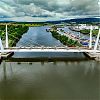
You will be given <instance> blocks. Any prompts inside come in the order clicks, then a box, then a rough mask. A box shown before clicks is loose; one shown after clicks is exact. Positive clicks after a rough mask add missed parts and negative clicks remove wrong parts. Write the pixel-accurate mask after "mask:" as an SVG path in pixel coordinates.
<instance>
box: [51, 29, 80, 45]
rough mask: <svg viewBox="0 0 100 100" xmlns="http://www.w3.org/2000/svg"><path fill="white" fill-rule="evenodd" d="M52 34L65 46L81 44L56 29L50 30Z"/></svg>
mask: <svg viewBox="0 0 100 100" xmlns="http://www.w3.org/2000/svg"><path fill="white" fill-rule="evenodd" d="M51 33H52V36H53V37H54V38H56V39H57V40H59V41H60V42H61V43H63V44H64V45H67V46H81V44H80V43H79V42H78V41H77V40H73V39H70V38H69V37H67V36H65V35H61V34H59V33H58V32H57V31H54V30H53V31H51Z"/></svg>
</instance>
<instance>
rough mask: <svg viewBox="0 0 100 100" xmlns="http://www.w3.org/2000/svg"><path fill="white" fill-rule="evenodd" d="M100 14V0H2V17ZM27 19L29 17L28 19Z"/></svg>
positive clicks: (55, 16)
mask: <svg viewBox="0 0 100 100" xmlns="http://www.w3.org/2000/svg"><path fill="white" fill-rule="evenodd" d="M25 16H28V18H29V17H37V18H39V19H40V18H41V19H43V18H46V19H47V18H48V19H49V18H50V17H51V18H54V19H55V18H59V19H60V18H61V19H63V18H67V17H68V16H99V7H98V0H1V1H0V17H1V18H2V17H4V18H5V17H8V18H9V17H10V18H16V17H25ZM26 20H27V19H26Z"/></svg>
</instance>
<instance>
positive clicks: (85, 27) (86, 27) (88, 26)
mask: <svg viewBox="0 0 100 100" xmlns="http://www.w3.org/2000/svg"><path fill="white" fill-rule="evenodd" d="M92 27H93V29H99V27H98V26H96V25H95V26H92ZM75 28H77V29H80V30H83V29H90V28H91V26H90V25H86V24H79V25H78V26H75Z"/></svg>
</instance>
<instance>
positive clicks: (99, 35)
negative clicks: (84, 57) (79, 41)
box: [94, 28, 100, 51]
mask: <svg viewBox="0 0 100 100" xmlns="http://www.w3.org/2000/svg"><path fill="white" fill-rule="evenodd" d="M99 37H100V28H99V32H98V36H97V39H96V42H95V45H94V51H96V50H97V46H98V43H99Z"/></svg>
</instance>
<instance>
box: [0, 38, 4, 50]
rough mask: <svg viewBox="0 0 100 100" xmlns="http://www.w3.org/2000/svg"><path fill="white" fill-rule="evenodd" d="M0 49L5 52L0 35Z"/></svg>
mask: <svg viewBox="0 0 100 100" xmlns="http://www.w3.org/2000/svg"><path fill="white" fill-rule="evenodd" d="M0 49H1V52H4V47H3V44H2V40H1V37H0Z"/></svg>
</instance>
